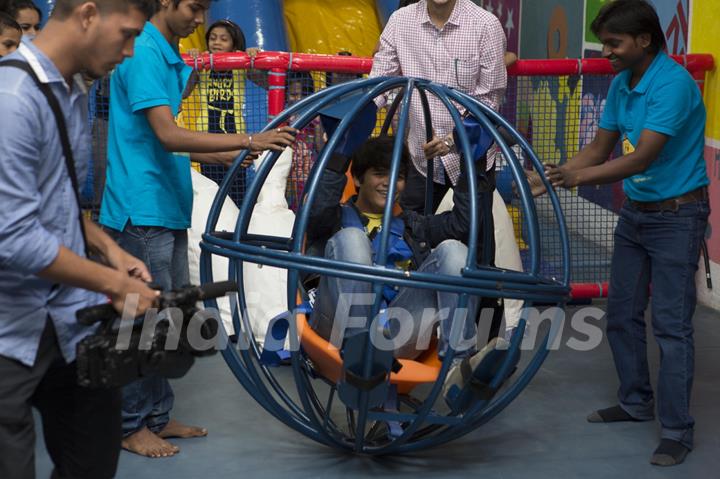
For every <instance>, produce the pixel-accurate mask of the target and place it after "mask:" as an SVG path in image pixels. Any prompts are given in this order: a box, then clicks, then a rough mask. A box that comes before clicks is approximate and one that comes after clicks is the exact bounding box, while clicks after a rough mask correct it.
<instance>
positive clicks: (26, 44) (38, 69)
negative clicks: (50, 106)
mask: <svg viewBox="0 0 720 479" xmlns="http://www.w3.org/2000/svg"><path fill="white" fill-rule="evenodd" d="M14 54H16V55H18V56H20V57H22V58H24V59H25V61H27V62H28V64H29V65H30V68H32V69H33V70H34V71H35V74H36V75H37V76H38V78H39V79H40V82H42V83H61V84H62V85H63V86H64V87H65V89H66V90H68V91H70V90H69V89H70V86H71V85H68V84H67V83H66V82H65V78H64V77H63V76H62V75H61V74H60V70H58V69H57V67H56V66H55V64H54V63H53V62H52V60H50V59H49V58H48V57H47V55H45V54H44V53H43V52H42V51H41V50H40V49H39V48H38V47H36V46H35V45H33V43H32V41H31V40H27V39H23V41H22V42H21V43H20V47H19V48H18V49H17V51H16V52H15V53H14ZM72 87H73V88H72V92H73V94H86V93H87V88H86V87H85V82H84V81H83V80H82V77H81V76H80V74H79V73H76V74H75V75H74V76H73V85H72Z"/></svg>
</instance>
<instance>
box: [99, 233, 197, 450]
mask: <svg viewBox="0 0 720 479" xmlns="http://www.w3.org/2000/svg"><path fill="white" fill-rule="evenodd" d="M109 233H110V234H111V235H112V236H113V237H114V238H115V240H116V241H117V243H118V244H119V245H120V247H121V248H123V249H124V250H125V251H127V252H128V253H130V254H131V255H133V256H135V257H137V258H138V259H140V260H142V261H143V262H144V263H145V264H146V265H147V267H148V269H150V274H151V275H152V277H153V283H155V284H157V285H158V286H160V287H161V288H162V289H163V290H171V289H174V288H180V287H183V286H186V285H188V284H189V283H190V272H189V267H188V236H187V231H185V230H170V229H167V228H160V227H154V226H153V227H146V226H133V225H131V224H129V223H128V225H127V226H126V227H125V230H124V231H122V232H119V231H114V230H109ZM122 396H123V404H122V422H123V436H129V435H130V434H133V433H134V432H137V431H139V430H140V429H142V428H143V427H144V426H147V428H148V429H150V430H151V431H152V432H159V431H161V430H162V429H163V428H164V427H165V425H166V424H167V423H168V421H169V420H170V410H171V409H172V407H173V402H174V400H175V395H174V394H173V391H172V388H171V387H170V383H169V382H168V380H167V379H165V378H161V377H148V378H141V379H138V380H137V381H135V382H133V383H130V384H128V385H127V386H125V387H124V388H123V390H122Z"/></svg>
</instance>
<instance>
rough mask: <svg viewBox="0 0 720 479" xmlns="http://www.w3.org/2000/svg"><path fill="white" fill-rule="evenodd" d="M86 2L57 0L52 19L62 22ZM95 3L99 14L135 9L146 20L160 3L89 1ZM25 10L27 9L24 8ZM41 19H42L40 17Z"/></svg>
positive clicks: (143, 1) (117, 0) (153, 1)
mask: <svg viewBox="0 0 720 479" xmlns="http://www.w3.org/2000/svg"><path fill="white" fill-rule="evenodd" d="M23 1H26V0H23ZM85 1H87V0H57V1H56V2H55V6H54V7H53V11H52V15H51V16H52V17H53V18H57V19H58V20H64V19H65V18H67V17H68V15H70V14H71V13H72V12H73V10H75V8H76V7H77V6H78V5H81V4H82V3H84V2H85ZM91 1H93V2H94V3H95V5H96V6H97V8H98V10H100V11H101V12H109V13H112V12H126V11H127V9H128V8H130V7H131V6H132V7H135V8H137V9H138V10H139V11H141V12H142V13H143V14H145V17H146V18H148V19H149V18H150V17H151V16H152V15H153V14H154V13H155V12H156V11H157V8H158V6H159V5H160V2H158V0H91ZM24 8H27V7H24ZM41 18H42V17H41Z"/></svg>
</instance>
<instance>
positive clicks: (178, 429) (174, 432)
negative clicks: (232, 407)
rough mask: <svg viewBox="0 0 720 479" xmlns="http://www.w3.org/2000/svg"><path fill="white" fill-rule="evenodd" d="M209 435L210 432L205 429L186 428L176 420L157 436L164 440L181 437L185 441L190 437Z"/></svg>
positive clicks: (170, 422)
mask: <svg viewBox="0 0 720 479" xmlns="http://www.w3.org/2000/svg"><path fill="white" fill-rule="evenodd" d="M207 434H208V431H207V429H205V428H204V427H196V426H186V425H185V424H183V423H181V422H178V421H176V420H175V419H170V421H168V423H167V424H166V425H165V427H164V428H163V429H162V431H160V432H159V433H158V434H157V435H158V436H160V437H162V438H167V437H179V438H182V439H185V438H188V437H203V436H207Z"/></svg>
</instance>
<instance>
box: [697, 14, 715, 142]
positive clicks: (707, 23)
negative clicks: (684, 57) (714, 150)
mask: <svg viewBox="0 0 720 479" xmlns="http://www.w3.org/2000/svg"><path fill="white" fill-rule="evenodd" d="M719 18H720V2H718V1H717V0H693V2H692V15H691V16H690V21H691V26H690V50H691V51H690V53H710V54H712V55H713V57H715V65H716V66H715V70H713V71H711V72H710V73H709V74H708V75H706V76H705V107H706V108H707V128H706V129H705V136H707V137H708V138H712V139H714V140H716V141H720V68H718V66H717V65H720V28H718V25H717V22H718V19H719Z"/></svg>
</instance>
